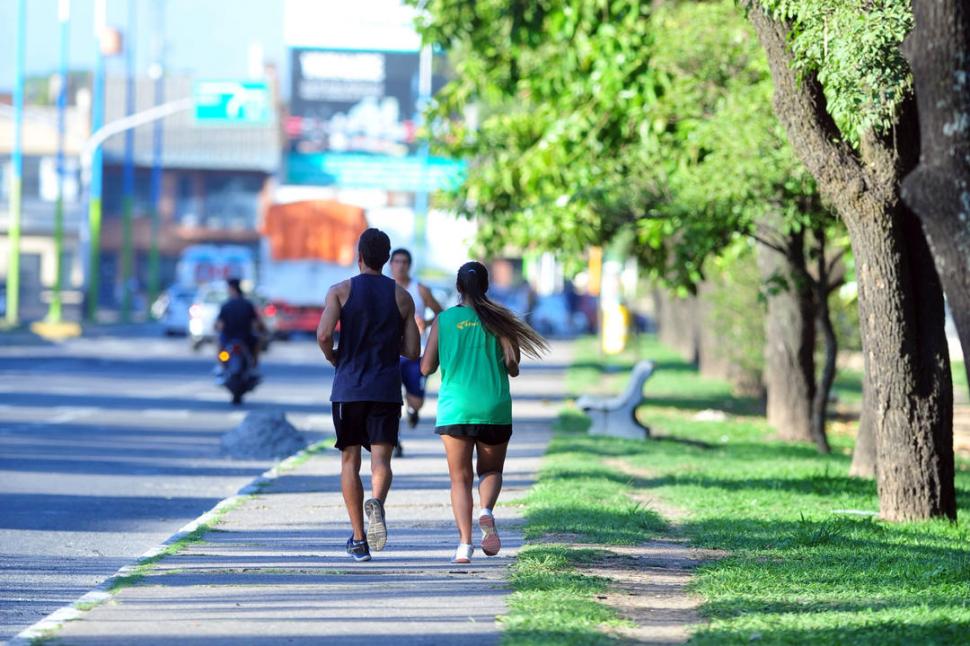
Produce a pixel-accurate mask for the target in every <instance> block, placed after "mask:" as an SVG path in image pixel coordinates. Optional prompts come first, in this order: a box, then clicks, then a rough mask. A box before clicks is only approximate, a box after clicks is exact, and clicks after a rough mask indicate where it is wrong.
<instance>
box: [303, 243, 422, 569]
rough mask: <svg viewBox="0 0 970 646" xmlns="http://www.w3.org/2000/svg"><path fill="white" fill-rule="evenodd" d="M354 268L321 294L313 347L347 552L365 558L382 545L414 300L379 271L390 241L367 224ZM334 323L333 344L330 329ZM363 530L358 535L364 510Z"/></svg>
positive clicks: (412, 339)
mask: <svg viewBox="0 0 970 646" xmlns="http://www.w3.org/2000/svg"><path fill="white" fill-rule="evenodd" d="M357 249H358V254H359V256H358V260H357V265H358V267H359V269H360V273H359V274H358V275H356V276H354V277H353V278H351V279H349V280H345V281H343V282H340V283H337V284H336V285H333V286H332V287H331V288H330V291H329V292H328V293H327V300H326V305H325V306H324V310H323V315H322V316H321V317H320V324H319V325H318V326H317V344H318V345H319V346H320V350H321V351H323V354H324V356H326V358H327V361H329V362H330V363H331V364H333V366H334V367H335V368H336V369H337V372H336V375H335V376H334V380H333V390H332V391H331V393H330V401H331V402H332V410H333V423H334V428H335V429H336V431H337V444H336V447H337V449H339V450H340V487H341V490H342V491H343V496H344V504H345V505H346V506H347V514H348V516H349V517H350V524H351V526H352V527H353V535H352V536H351V537H350V538H349V539H348V540H347V553H348V554H350V555H351V556H352V557H353V558H354V560H355V561H369V560H370V558H371V554H370V550H371V549H373V550H374V551H376V552H379V551H381V550H383V549H384V545H385V543H386V542H387V524H386V520H385V516H384V502H385V501H386V500H387V494H388V492H389V491H390V488H391V480H392V479H393V473H392V472H391V455H392V452H393V450H394V445H395V444H397V436H398V430H399V425H400V420H401V404H402V403H403V402H402V400H401V368H400V361H399V359H400V357H401V356H402V355H403V356H405V357H408V358H409V359H417V358H418V355H419V353H420V352H421V338H420V335H419V334H418V327H417V323H416V322H415V320H414V301H413V300H412V299H411V295H410V294H408V292H407V290H405V289H404V288H402V287H399V286H398V285H397V284H396V283H395V282H394V281H393V280H391V279H390V278H388V277H387V276H384V275H382V274H381V268H382V267H383V266H384V263H386V262H387V260H388V258H389V257H390V251H391V241H390V238H388V237H387V234H386V233H384V232H383V231H380V230H379V229H373V228H372V229H367V230H366V231H364V233H363V234H361V236H360V241H359V242H358V244H357ZM338 322H339V323H340V346H339V347H338V348H334V334H335V331H336V329H337V323H338ZM361 447H363V448H365V449H367V450H368V451H370V454H371V458H370V464H371V497H370V498H369V499H368V500H367V502H364V487H363V484H362V483H361V480H360V462H361ZM365 514H366V515H367V532H366V534H365V532H364V515H365Z"/></svg>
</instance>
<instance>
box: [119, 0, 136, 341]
mask: <svg viewBox="0 0 970 646" xmlns="http://www.w3.org/2000/svg"><path fill="white" fill-rule="evenodd" d="M137 4H138V3H137V2H134V1H133V0H129V1H128V28H127V30H126V33H125V38H124V48H125V116H128V117H130V116H131V115H132V114H134V112H135V7H136V6H137ZM121 191H122V198H121V217H122V246H121V321H122V322H123V323H128V322H129V321H130V320H131V305H132V298H133V296H134V295H133V293H132V292H133V290H132V282H133V275H134V249H133V241H132V231H131V228H132V218H133V217H134V209H135V131H134V129H132V130H128V131H126V132H125V162H124V167H123V169H122V178H121Z"/></svg>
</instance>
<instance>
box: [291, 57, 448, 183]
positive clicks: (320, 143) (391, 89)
mask: <svg viewBox="0 0 970 646" xmlns="http://www.w3.org/2000/svg"><path fill="white" fill-rule="evenodd" d="M290 51H291V55H290V62H291V75H290V78H291V83H292V86H291V93H290V116H289V117H288V118H287V120H286V135H287V141H288V154H287V172H286V182H287V183H288V184H311V185H319V186H339V187H344V188H378V189H385V190H394V191H433V190H435V189H438V188H447V187H450V186H452V185H454V184H455V183H456V182H457V181H459V179H460V177H461V172H462V169H463V165H462V164H461V163H460V162H455V161H453V160H449V159H444V158H430V157H427V156H426V155H422V154H420V144H419V141H418V140H417V121H418V112H419V108H420V105H419V103H420V101H419V99H420V93H419V77H420V74H421V69H420V68H421V60H420V59H421V56H420V54H419V53H418V52H402V51H383V50H344V49H323V48H311V47H296V48H293V49H291V50H290ZM425 73H428V72H427V71H426V72H425ZM443 83H444V78H443V77H441V76H433V75H432V77H431V90H432V92H434V91H435V90H437V89H438V88H439V87H440V86H441V85H443Z"/></svg>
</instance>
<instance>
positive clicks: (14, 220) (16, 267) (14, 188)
mask: <svg viewBox="0 0 970 646" xmlns="http://www.w3.org/2000/svg"><path fill="white" fill-rule="evenodd" d="M26 35H27V0H18V1H17V36H16V38H17V43H16V46H15V48H16V57H15V61H14V84H13V109H14V118H13V151H12V153H11V155H10V167H11V174H12V176H11V178H10V180H11V181H10V225H9V228H8V236H9V238H10V260H9V261H8V262H7V312H6V317H7V322H8V323H9V324H10V325H16V324H17V323H18V322H19V320H20V220H21V216H22V214H21V209H22V207H23V201H22V199H23V177H24V152H23V143H24V142H23V138H24V57H25V50H24V40H25V38H26Z"/></svg>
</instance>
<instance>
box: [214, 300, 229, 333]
mask: <svg viewBox="0 0 970 646" xmlns="http://www.w3.org/2000/svg"><path fill="white" fill-rule="evenodd" d="M225 318H226V306H225V305H223V306H222V307H220V308H219V315H218V316H216V320H215V321H214V322H213V323H212V329H214V330H215V331H216V334H222V328H224V327H226V321H225Z"/></svg>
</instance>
